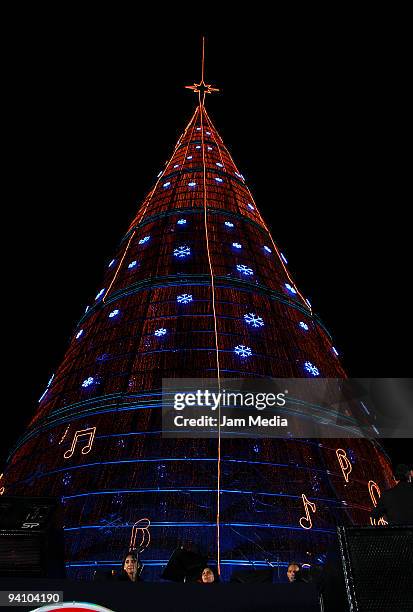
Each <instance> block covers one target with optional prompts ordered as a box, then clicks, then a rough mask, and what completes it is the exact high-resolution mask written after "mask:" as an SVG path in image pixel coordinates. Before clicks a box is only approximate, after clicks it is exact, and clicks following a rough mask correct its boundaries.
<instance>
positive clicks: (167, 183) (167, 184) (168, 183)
mask: <svg viewBox="0 0 413 612" xmlns="http://www.w3.org/2000/svg"><path fill="white" fill-rule="evenodd" d="M170 184H171V181H167V182H166V183H164V184H163V185H162V187H163V188H164V189H167V187H169V186H170Z"/></svg>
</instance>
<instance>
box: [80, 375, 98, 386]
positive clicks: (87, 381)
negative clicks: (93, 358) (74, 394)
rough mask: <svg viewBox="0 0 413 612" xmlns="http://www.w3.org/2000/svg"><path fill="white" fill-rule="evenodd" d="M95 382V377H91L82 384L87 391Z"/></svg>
mask: <svg viewBox="0 0 413 612" xmlns="http://www.w3.org/2000/svg"><path fill="white" fill-rule="evenodd" d="M94 382H95V379H94V378H93V376H89V378H85V380H84V381H83V382H82V387H84V388H85V389H86V387H90V385H93V383H94Z"/></svg>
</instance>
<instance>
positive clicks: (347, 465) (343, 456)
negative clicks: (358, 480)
mask: <svg viewBox="0 0 413 612" xmlns="http://www.w3.org/2000/svg"><path fill="white" fill-rule="evenodd" d="M336 455H337V459H338V462H339V464H340V467H341V471H342V472H343V476H344V480H345V481H346V482H348V477H349V476H350V472H351V471H352V469H353V467H352V465H351V462H350V459H349V458H348V457H347V453H346V451H345V450H343V449H342V448H338V449H337V450H336Z"/></svg>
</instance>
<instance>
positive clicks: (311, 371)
mask: <svg viewBox="0 0 413 612" xmlns="http://www.w3.org/2000/svg"><path fill="white" fill-rule="evenodd" d="M304 368H305V369H306V370H307V372H308V373H309V374H311V376H320V370H319V369H318V368H317V366H315V365H314V364H312V363H311V361H306V362H305V364H304Z"/></svg>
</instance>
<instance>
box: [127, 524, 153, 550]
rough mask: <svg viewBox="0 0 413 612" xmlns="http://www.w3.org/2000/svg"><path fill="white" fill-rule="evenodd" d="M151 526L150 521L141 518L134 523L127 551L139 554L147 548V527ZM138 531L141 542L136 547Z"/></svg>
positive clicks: (148, 542)
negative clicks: (135, 551) (134, 551)
mask: <svg viewBox="0 0 413 612" xmlns="http://www.w3.org/2000/svg"><path fill="white" fill-rule="evenodd" d="M150 525H151V521H150V520H149V519H148V518H142V519H139V520H138V521H136V523H135V524H134V525H133V527H132V533H131V538H130V542H129V550H137V551H138V552H139V553H141V552H142V551H144V550H145V548H148V546H149V544H150V541H151V534H150V532H149V527H150ZM138 531H141V532H142V533H141V541H140V543H139V546H136V536H137V534H138Z"/></svg>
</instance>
